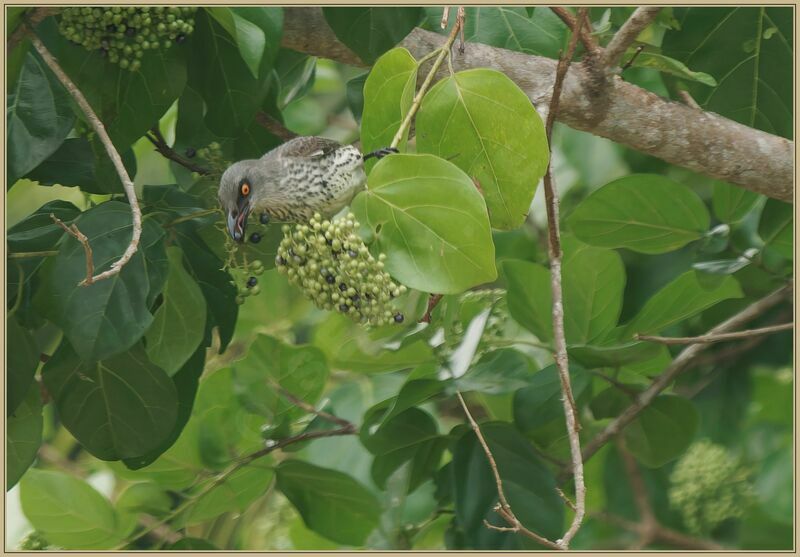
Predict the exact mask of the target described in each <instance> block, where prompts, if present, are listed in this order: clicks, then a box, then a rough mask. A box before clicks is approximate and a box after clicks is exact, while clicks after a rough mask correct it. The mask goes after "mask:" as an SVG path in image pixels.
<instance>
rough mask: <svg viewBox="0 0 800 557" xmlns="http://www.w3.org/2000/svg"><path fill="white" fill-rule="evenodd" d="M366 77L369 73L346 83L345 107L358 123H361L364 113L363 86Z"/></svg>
mask: <svg viewBox="0 0 800 557" xmlns="http://www.w3.org/2000/svg"><path fill="white" fill-rule="evenodd" d="M368 76H369V73H367V72H364V73H362V74H361V75H357V76H355V77H354V78H352V79H351V80H350V81H348V82H347V106H349V107H350V112H352V113H353V116H354V117H355V119H356V121H358V122H361V116H362V115H363V113H364V85H365V84H366V82H367V77H368Z"/></svg>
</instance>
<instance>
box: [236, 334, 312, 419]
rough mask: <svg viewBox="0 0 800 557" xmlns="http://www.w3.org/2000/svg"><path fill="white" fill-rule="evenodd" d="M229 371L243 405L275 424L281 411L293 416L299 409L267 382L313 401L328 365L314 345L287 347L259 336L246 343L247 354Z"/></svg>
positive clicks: (281, 415)
mask: <svg viewBox="0 0 800 557" xmlns="http://www.w3.org/2000/svg"><path fill="white" fill-rule="evenodd" d="M233 372H234V381H235V384H236V385H237V387H238V392H239V393H240V397H241V399H242V401H243V402H244V404H245V405H246V406H247V407H248V408H250V409H251V411H253V412H258V413H260V414H264V415H265V416H268V417H270V418H271V419H272V420H273V423H277V422H278V421H279V418H282V417H283V416H284V415H285V414H288V415H290V416H293V417H297V416H299V415H302V411H301V410H300V409H299V408H297V407H296V406H295V405H294V404H292V403H291V402H290V401H288V400H287V399H286V398H285V397H284V396H283V395H281V394H280V393H279V392H278V391H277V390H276V389H275V388H274V387H273V386H272V385H271V384H270V381H274V382H275V383H277V384H279V385H280V386H281V387H283V388H284V389H286V390H287V391H289V392H290V393H292V394H293V395H294V396H296V397H297V398H299V399H301V400H304V401H305V402H307V403H309V404H315V403H316V402H317V399H319V396H320V395H321V394H322V390H323V388H324V387H325V382H326V381H327V379H328V364H327V363H326V362H325V356H324V354H323V353H322V351H321V350H320V349H318V348H316V347H314V346H290V345H288V344H283V343H282V342H281V341H279V340H277V339H275V338H273V337H269V336H266V335H259V336H258V337H256V339H255V340H254V341H253V343H252V344H251V345H250V348H249V349H248V351H247V356H245V357H244V358H243V359H241V360H237V361H236V362H234V364H233Z"/></svg>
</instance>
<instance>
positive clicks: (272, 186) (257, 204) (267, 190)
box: [218, 158, 280, 242]
mask: <svg viewBox="0 0 800 557" xmlns="http://www.w3.org/2000/svg"><path fill="white" fill-rule="evenodd" d="M279 173H280V164H279V162H278V161H277V160H275V159H266V158H262V159H259V160H243V161H239V162H236V163H233V164H232V165H231V166H229V167H228V169H227V170H226V171H225V173H224V174H223V175H222V179H220V182H219V193H218V197H219V204H220V206H221V207H222V210H223V211H225V214H226V215H227V219H228V232H229V233H230V235H231V238H233V239H234V240H235V241H237V242H243V241H244V238H245V229H246V228H247V217H248V216H249V215H250V213H251V212H253V211H255V210H259V209H262V208H263V207H264V206H265V205H267V204H269V202H270V199H271V198H272V197H274V196H275V194H276V190H277V185H278V183H279V178H280V176H279Z"/></svg>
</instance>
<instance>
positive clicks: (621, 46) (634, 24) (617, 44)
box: [603, 6, 661, 68]
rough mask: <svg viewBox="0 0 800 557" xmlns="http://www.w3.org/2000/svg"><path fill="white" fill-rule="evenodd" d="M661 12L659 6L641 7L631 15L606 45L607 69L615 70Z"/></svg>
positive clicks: (605, 63)
mask: <svg viewBox="0 0 800 557" xmlns="http://www.w3.org/2000/svg"><path fill="white" fill-rule="evenodd" d="M660 10H661V8H659V7H658V6H641V7H639V8H636V11H634V12H633V14H631V17H629V18H628V21H626V22H625V23H623V24H622V27H620V28H619V31H617V33H616V35H614V36H613V37H612V38H611V41H610V42H609V43H608V44H607V45H606V49H605V52H604V53H603V63H604V65H605V67H607V68H613V67H614V66H616V65H617V64H619V61H620V60H621V59H622V56H623V54H625V51H626V50H628V47H629V46H631V44H633V41H635V40H636V37H638V36H639V33H641V32H642V31H644V30H645V28H646V27H647V26H648V25H650V24H651V23H652V22H653V20H654V19H655V18H656V16H657V15H658V12H659V11H660Z"/></svg>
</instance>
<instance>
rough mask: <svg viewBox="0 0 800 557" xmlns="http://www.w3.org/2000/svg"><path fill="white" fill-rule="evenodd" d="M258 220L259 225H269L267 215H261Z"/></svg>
mask: <svg viewBox="0 0 800 557" xmlns="http://www.w3.org/2000/svg"><path fill="white" fill-rule="evenodd" d="M258 220H259V222H260V223H261V224H269V215H268V214H267V213H261V216H260V217H258Z"/></svg>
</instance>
